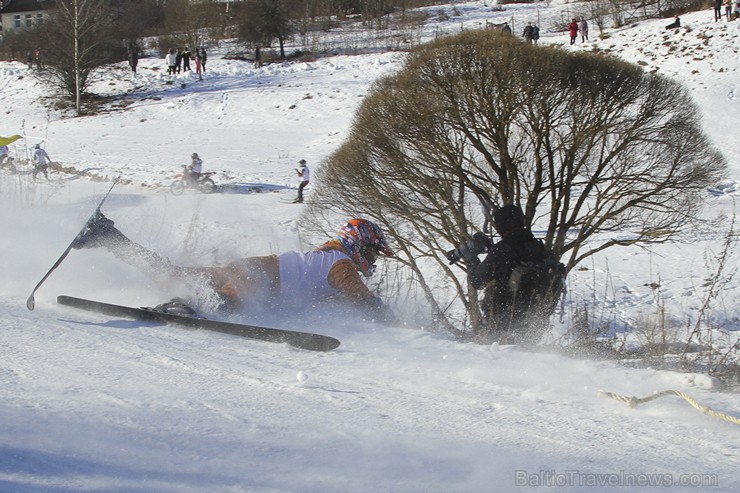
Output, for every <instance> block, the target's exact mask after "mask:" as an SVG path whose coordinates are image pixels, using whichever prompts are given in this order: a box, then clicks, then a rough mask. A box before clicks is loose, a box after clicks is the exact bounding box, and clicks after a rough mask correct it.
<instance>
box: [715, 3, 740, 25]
mask: <svg viewBox="0 0 740 493" xmlns="http://www.w3.org/2000/svg"><path fill="white" fill-rule="evenodd" d="M733 6H734V13H733ZM722 7H724V9H725V13H724V17H725V19H727V20H728V21H732V20H735V19H737V18H738V17H740V0H714V21H715V22H717V21H720V20H722Z"/></svg>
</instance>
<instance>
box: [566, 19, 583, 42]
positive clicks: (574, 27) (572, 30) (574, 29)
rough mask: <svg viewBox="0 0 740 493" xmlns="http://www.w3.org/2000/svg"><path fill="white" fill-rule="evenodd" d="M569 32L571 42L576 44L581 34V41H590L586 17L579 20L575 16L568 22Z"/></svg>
mask: <svg viewBox="0 0 740 493" xmlns="http://www.w3.org/2000/svg"><path fill="white" fill-rule="evenodd" d="M568 33H569V34H570V44H571V45H574V44H576V40H577V39H578V36H579V35H580V36H581V43H585V42H586V41H588V22H587V21H586V18H585V17H581V20H580V21H579V20H578V19H576V18H575V17H574V18H573V19H572V20H571V21H570V24H568Z"/></svg>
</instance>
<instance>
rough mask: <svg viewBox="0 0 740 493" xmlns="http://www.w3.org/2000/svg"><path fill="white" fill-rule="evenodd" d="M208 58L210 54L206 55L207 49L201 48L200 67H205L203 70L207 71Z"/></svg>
mask: <svg viewBox="0 0 740 493" xmlns="http://www.w3.org/2000/svg"><path fill="white" fill-rule="evenodd" d="M207 59H208V55H206V49H205V48H201V49H200V68H201V69H203V72H205V71H206V60H207Z"/></svg>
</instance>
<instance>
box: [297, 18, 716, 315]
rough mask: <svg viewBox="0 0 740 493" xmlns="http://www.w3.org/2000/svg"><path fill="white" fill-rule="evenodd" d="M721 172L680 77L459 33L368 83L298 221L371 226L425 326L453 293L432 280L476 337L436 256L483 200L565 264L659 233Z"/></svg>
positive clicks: (464, 233) (676, 226)
mask: <svg viewBox="0 0 740 493" xmlns="http://www.w3.org/2000/svg"><path fill="white" fill-rule="evenodd" d="M725 168H726V163H725V160H724V158H723V157H722V156H721V155H720V154H719V152H718V151H717V150H715V148H714V147H712V145H711V144H710V142H709V140H708V138H707V137H706V136H705V134H704V132H703V131H702V127H701V122H700V115H699V111H698V109H697V107H696V106H695V105H694V104H693V102H692V101H691V99H690V96H689V94H688V91H687V90H686V88H684V87H683V86H681V85H680V84H678V83H676V82H673V81H671V80H669V79H668V78H666V77H663V76H660V75H656V74H648V73H646V72H645V71H643V70H642V69H641V68H639V67H637V66H633V65H630V64H627V63H624V62H620V61H617V60H615V59H611V58H608V57H606V56H599V55H593V54H583V53H579V54H573V53H570V52H567V51H565V50H562V49H559V48H554V47H542V46H541V47H534V46H531V45H529V44H526V43H521V42H519V41H517V40H515V39H512V38H511V37H510V36H508V37H507V36H505V35H500V34H498V33H495V32H490V31H486V32H484V31H478V32H466V33H463V34H460V35H458V36H456V37H452V38H446V39H441V40H438V41H436V42H434V43H430V44H428V45H424V46H421V47H419V48H418V49H416V50H415V51H414V52H413V53H412V54H411V56H410V58H409V59H408V61H407V63H406V66H405V68H404V69H403V70H402V71H400V72H399V73H398V74H396V75H394V76H390V77H387V78H384V79H382V80H379V81H377V82H376V84H375V85H374V87H373V88H372V91H371V93H370V94H369V95H368V96H367V98H366V99H365V101H364V102H363V104H362V106H361V108H360V109H359V110H358V112H357V114H356V116H355V120H354V123H353V126H352V130H351V134H350V136H349V137H348V139H347V140H346V142H345V143H344V144H343V145H342V146H341V147H340V148H339V149H338V150H337V151H336V152H335V153H334V154H333V155H332V156H330V158H329V159H328V161H327V162H326V164H325V166H323V168H322V169H321V170H320V173H318V174H317V181H318V182H319V186H318V187H317V188H316V190H315V191H314V198H315V201H316V204H315V205H313V206H312V207H311V208H310V209H309V210H308V212H309V213H312V214H314V215H316V214H324V213H327V212H328V211H329V210H330V205H331V204H335V205H336V207H341V208H342V209H343V210H347V211H349V212H351V213H353V214H365V215H369V216H371V217H373V218H375V219H376V220H378V221H379V222H381V223H382V224H383V226H384V227H385V228H386V229H388V230H389V231H390V233H391V235H392V236H393V237H395V239H396V240H397V242H398V250H399V251H400V252H401V255H400V256H399V258H400V261H401V262H402V263H403V264H404V265H405V266H407V267H408V269H409V271H410V272H411V276H413V278H414V279H416V280H417V281H418V283H419V285H420V286H421V287H422V289H423V291H424V292H425V294H426V295H427V298H428V300H429V302H430V303H431V305H432V307H433V309H434V314H435V317H436V318H437V319H438V320H440V321H441V323H443V324H445V325H447V326H448V327H449V326H450V325H451V322H450V321H449V320H448V319H447V318H446V317H445V315H446V313H447V312H448V307H449V306H450V305H451V304H454V299H442V296H443V294H441V293H439V291H433V290H432V289H431V286H433V285H435V283H438V282H439V279H440V276H443V277H446V278H447V281H446V282H447V283H451V285H453V286H455V287H456V289H457V297H458V298H459V300H461V301H462V302H463V303H464V305H465V307H466V309H467V316H468V317H469V320H468V322H469V323H470V324H471V325H472V327H473V328H474V329H477V324H479V323H480V320H481V316H480V312H479V308H478V306H479V305H478V296H477V293H476V292H475V291H474V290H473V289H472V287H470V286H468V285H467V284H466V283H465V282H464V281H459V280H458V276H457V275H456V273H455V272H453V271H452V270H451V267H450V266H449V265H448V263H447V260H446V258H445V256H444V251H445V250H447V249H449V248H450V247H451V246H453V245H457V244H460V243H461V242H462V241H464V240H465V239H466V238H467V237H468V236H469V235H471V234H472V233H473V232H474V231H475V230H476V229H478V228H479V227H480V225H481V223H483V217H482V215H481V208H480V206H479V205H478V204H479V202H481V201H483V202H487V201H491V202H493V203H497V204H499V205H508V204H518V205H520V206H521V207H522V209H523V210H524V211H525V215H526V218H527V221H528V223H529V224H530V225H531V224H535V223H536V224H537V225H538V227H544V231H542V232H541V233H542V234H544V241H545V243H546V246H547V247H548V248H549V249H551V250H552V251H553V252H554V253H555V254H557V255H558V256H559V257H562V258H563V260H564V261H565V263H566V265H567V269H568V270H570V269H572V268H573V267H575V266H576V265H577V264H578V263H580V262H582V261H583V260H584V259H586V258H588V257H589V256H591V255H593V254H595V253H597V252H599V251H602V250H605V249H608V248H611V247H613V246H617V245H632V244H649V243H652V242H660V241H665V240H667V239H668V238H670V237H671V235H673V234H674V233H676V232H678V231H679V230H680V229H681V228H683V227H684V226H686V225H687V224H689V223H690V222H691V220H692V219H693V218H694V217H695V215H696V214H697V212H698V210H699V207H700V205H701V202H702V199H703V195H704V190H705V188H706V186H707V185H709V184H712V183H713V182H715V181H716V180H718V179H720V177H721V176H722V175H723V173H724V171H725ZM538 236H541V234H538ZM432 279H434V281H432ZM466 323H467V322H466Z"/></svg>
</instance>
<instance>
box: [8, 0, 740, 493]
mask: <svg viewBox="0 0 740 493" xmlns="http://www.w3.org/2000/svg"><path fill="white" fill-rule="evenodd" d="M454 7H455V10H456V11H457V12H459V13H460V14H461V15H460V16H459V17H452V18H451V19H450V20H449V21H448V22H447V23H446V24H443V25H440V29H442V30H444V29H449V30H450V31H454V30H459V28H460V26H461V25H465V26H468V27H476V26H481V25H484V24H485V21H486V20H490V22H500V21H502V19H509V20H510V19H511V18H512V17H515V18H516V20H517V23H518V25H521V22H522V21H526V20H528V19H530V18H531V19H532V20H534V19H536V16H537V9H539V11H540V14H541V15H542V18H554V17H556V16H557V14H558V12H559V11H558V10H557V9H559V8H561V7H562V8H566V7H567V6H559V5H553V6H549V7H548V6H546V5H544V4H531V5H514V6H511V7H509V6H507V7H506V10H504V11H503V12H497V11H493V10H492V9H491V8H490V7H489V6H488V5H487V3H486V2H482V1H478V2H462V3H457V4H455V6H454ZM448 9H449V10H450V11H452V10H453V8H452V7H449V8H448ZM682 20H683V22H684V25H685V26H689V27H688V28H686V29H684V30H682V31H680V32H676V33H666V32H665V30H664V29H663V26H664V24H665V23H666V22H665V21H661V20H658V21H650V22H644V23H640V24H639V25H637V26H629V27H626V28H623V29H620V30H617V31H614V32H609V34H610V36H609V38H608V39H605V40H595V39H594V38H595V34H596V33H595V29H594V28H593V27H592V41H591V42H589V43H585V44H580V43H579V44H578V45H576V46H575V47H574V48H569V49H578V50H601V51H610V52H611V53H613V54H615V55H618V56H622V57H624V58H625V59H627V60H630V61H634V62H636V63H638V62H639V63H641V64H644V65H645V66H646V67H647V68H648V69H649V70H658V71H659V72H662V73H665V74H667V75H669V76H671V77H676V78H678V79H680V80H683V81H685V83H686V84H688V85H689V87H691V88H692V92H693V94H694V96H695V98H696V101H697V103H698V104H699V105H700V106H701V108H702V111H703V112H704V114H705V116H706V130H707V132H708V134H709V135H710V136H711V137H712V138H713V139H714V141H715V142H716V144H717V146H718V147H719V148H720V149H721V150H722V151H723V152H724V153H725V155H726V156H727V158H728V161H729V162H730V176H728V181H727V182H726V183H723V184H718V190H717V194H716V195H712V194H710V193H708V197H709V202H708V208H707V212H706V216H707V224H708V225H709V224H718V225H719V227H715V228H714V229H713V230H712V229H707V231H699V230H697V231H694V232H692V233H691V234H687V235H686V236H685V238H684V239H683V240H682V241H681V242H680V243H674V244H670V245H665V246H662V247H660V248H657V249H653V250H651V251H642V250H637V249H635V250H617V251H610V252H609V253H608V255H605V256H603V257H602V258H598V259H595V260H594V263H593V265H591V266H588V267H589V270H588V271H583V272H574V273H573V274H572V275H571V278H570V279H569V288H570V292H571V296H573V297H574V298H575V297H578V296H580V297H583V298H587V299H594V300H595V302H597V304H598V306H599V307H600V308H601V309H603V310H614V313H616V314H617V316H619V317H623V318H624V319H625V320H626V319H629V318H630V317H634V316H635V315H636V314H638V313H641V312H642V313H651V312H654V311H655V309H656V303H657V302H656V294H655V292H654V290H653V289H652V288H651V287H649V286H647V284H649V283H650V282H651V281H654V280H656V279H657V278H660V279H661V281H662V282H661V284H662V287H661V291H660V296H661V297H662V299H663V300H664V301H665V302H666V303H667V304H668V308H669V309H670V310H673V311H674V313H676V314H677V315H682V314H689V315H690V314H691V313H693V312H692V311H695V310H696V308H697V306H698V305H699V303H700V302H701V299H702V298H701V296H702V291H701V283H702V280H703V278H704V277H706V275H707V269H706V265H705V264H706V261H705V259H704V257H705V255H706V254H707V252H710V251H712V249H716V245H717V242H718V239H721V237H722V235H723V232H724V230H723V228H725V227H726V226H727V222H728V221H727V219H725V220H724V222H722V221H721V220H719V221H718V220H717V217H719V216H720V215H721V214H722V213H725V214H732V210H733V207H734V198H735V197H736V196H737V195H736V194H737V192H736V188H737V182H738V180H740V174H739V173H738V170H739V169H740V164H739V161H738V160H739V159H740V155H738V152H740V151H738V149H737V146H736V145H735V143H734V140H733V139H734V132H735V127H736V125H737V123H736V122H737V121H738V118H737V117H738V114H739V113H740V111H739V110H738V100H737V99H736V98H735V92H736V89H737V85H738V83H740V82H738V81H739V80H740V79H738V67H740V62H739V61H738V58H737V51H738V45H737V43H738V41H737V39H738V37H737V34H738V33H737V29H738V28H740V23H738V22H731V23H726V22H718V23H714V22H713V20H712V12H711V11H710V10H707V11H703V12H698V13H695V14H688V15H685V16H682ZM429 32H432V33H433V32H436V26H434V25H432V26H430V27H429ZM543 36H544V37H543V39H542V40H541V42H542V43H559V44H563V45H566V44H567V36H566V35H565V34H560V33H559V34H548V33H546V30H544V29H543ZM224 51H225V48H221V49H217V48H213V49H212V51H211V56H210V57H209V63H208V71H207V72H206V73H205V75H204V78H203V80H202V81H199V80H197V77H196V76H194V75H193V74H181V75H179V76H176V77H174V78H173V79H170V78H168V77H167V76H166V75H165V74H164V71H163V70H162V68H163V63H162V61H161V60H159V59H157V58H155V57H151V58H145V59H142V60H141V62H140V65H139V74H138V75H137V76H136V77H132V75H131V74H130V72H128V71H127V69H126V67H125V66H124V65H123V64H121V65H120V66H116V67H112V68H111V69H110V70H109V71H108V72H106V74H105V76H104V78H103V79H102V80H101V81H99V82H98V83H96V87H95V88H96V90H98V91H99V92H107V93H110V94H122V93H126V95H125V96H123V97H121V98H120V99H118V100H117V101H115V102H114V103H112V104H109V105H108V106H107V107H108V110H106V111H103V112H101V113H99V114H98V115H95V116H88V117H82V118H63V117H62V116H61V115H60V114H59V113H57V112H56V111H49V110H47V106H46V105H45V104H44V97H45V96H46V93H47V90H46V89H45V88H44V87H42V86H41V85H40V84H39V83H37V82H36V81H35V80H34V78H33V77H32V76H31V75H30V74H29V72H28V70H27V69H26V67H25V65H24V64H21V63H17V62H0V105H1V106H2V108H3V109H4V111H3V117H2V120H0V135H9V134H14V133H21V134H23V135H24V136H25V139H24V140H22V141H18V142H17V143H15V144H14V145H13V146H11V153H12V154H13V155H15V156H16V157H23V156H24V155H25V153H26V152H27V151H26V146H30V145H33V144H35V143H36V142H40V141H43V142H44V146H45V148H46V149H47V151H48V152H49V154H50V155H51V157H52V159H54V160H56V161H59V162H60V163H62V164H63V165H64V166H67V167H73V168H74V169H75V170H77V171H78V172H80V173H73V174H61V173H54V174H52V182H51V183H46V182H44V181H39V182H33V181H32V180H31V179H30V176H29V174H28V172H29V168H23V169H22V170H21V171H22V173H21V174H0V225H2V229H3V231H4V232H5V233H4V234H3V235H2V236H0V252H2V255H0V271H2V272H3V282H2V284H1V285H0V423H1V424H2V425H1V426H0V492H3V493H4V492H9V493H10V492H12V493H26V492H29V493H30V492H33V493H36V492H55V493H56V492H60V493H61V492H70V493H71V492H82V491H108V492H114V491H115V492H134V491H142V492H144V491H145V492H178V493H180V492H202V491H208V492H216V493H220V492H224V493H225V492H322V493H323V492H451V491H455V492H492V491H495V492H511V491H532V490H533V489H534V490H535V491H537V490H542V491H553V490H555V489H556V490H557V491H609V492H612V491H637V490H639V491H667V490H668V489H669V488H670V487H673V488H671V489H672V490H673V489H675V490H678V491H681V490H682V489H688V488H689V487H693V488H691V489H693V490H696V491H716V492H731V491H737V490H738V489H740V473H738V471H739V470H740V468H738V465H739V464H740V459H739V458H740V447H739V446H738V444H739V443H740V441H738V436H740V435H739V434H738V433H739V432H740V428H738V426H737V425H735V424H732V423H730V422H728V421H722V420H719V419H713V418H712V417H709V416H707V415H705V414H702V413H700V412H697V411H696V410H695V409H693V408H692V407H691V406H689V405H688V403H687V402H685V401H683V400H681V399H679V398H676V397H665V398H662V399H659V400H657V401H654V402H652V403H649V404H644V405H641V406H639V407H637V408H636V409H630V408H629V407H628V406H626V405H624V404H623V403H620V402H617V401H614V400H610V399H605V398H602V397H599V396H598V394H597V391H598V390H599V389H606V390H609V391H613V392H617V393H620V394H625V395H628V396H632V395H635V396H647V395H651V394H653V393H654V392H657V391H661V390H665V389H678V390H681V391H684V392H687V393H688V394H689V395H691V396H692V397H694V398H695V399H697V400H698V401H699V402H700V403H701V404H704V405H707V406H709V407H711V408H713V409H716V410H717V411H721V412H724V413H727V414H729V415H730V416H734V417H735V418H740V395H738V394H737V393H734V392H731V391H730V390H728V389H726V388H724V387H722V386H721V385H719V384H718V382H717V381H715V380H713V379H711V378H709V377H707V376H704V375H700V374H695V373H677V372H670V371H665V370H658V369H651V368H628V367H625V366H623V365H620V364H617V363H615V362H612V361H597V360H593V359H577V358H567V357H565V356H562V355H555V354H537V353H527V352H524V351H521V350H519V349H517V348H513V347H507V346H498V345H493V346H490V347H489V346H478V345H474V344H460V343H457V342H454V341H453V340H451V338H448V337H445V336H444V335H438V334H432V333H428V332H425V331H422V330H419V328H418V327H410V326H404V325H403V324H398V326H394V327H382V326H378V325H374V324H369V323H364V322H357V321H353V320H351V319H345V320H341V321H340V322H338V321H337V318H336V317H334V318H327V317H325V316H323V314H322V313H321V312H317V313H311V314H309V315H308V316H306V317H303V318H301V319H300V320H294V319H293V317H290V316H283V317H281V318H280V319H275V320H270V321H269V322H272V323H278V322H280V323H282V324H285V325H289V326H290V328H295V329H302V330H312V331H317V332H321V333H325V334H328V335H332V336H334V337H337V338H339V339H340V340H341V341H342V346H340V348H338V349H337V350H335V351H332V352H329V353H312V352H307V351H301V350H295V349H291V348H289V347H287V346H284V345H275V344H267V343H260V342H254V341H249V340H244V339H240V338H237V337H233V336H227V335H221V334H215V333H208V332H203V331H197V330H196V331H194V330H186V329H182V328H177V327H169V326H156V325H153V324H148V323H141V322H135V321H130V320H123V319H111V318H110V317H105V316H102V315H95V314H91V313H85V312H80V311H76V310H73V309H71V308H64V307H61V306H58V305H56V304H55V302H54V299H55V296H56V295H58V294H70V295H76V296H82V297H89V298H95V299H100V300H104V301H112V302H120V303H125V304H130V305H135V306H139V305H152V304H155V303H159V302H161V301H164V300H166V299H169V298H170V297H172V296H174V295H177V294H181V293H180V292H179V291H180V290H181V287H179V286H173V285H172V284H167V285H161V284H157V283H156V282H154V281H152V280H150V279H149V278H147V277H146V276H144V275H143V274H141V273H140V272H138V271H136V270H135V269H133V268H131V267H130V266H128V265H125V264H123V263H121V262H119V261H117V260H115V259H114V258H113V257H112V256H111V255H110V254H107V253H106V252H103V251H95V250H85V251H73V252H72V253H71V254H70V256H69V257H68V258H67V260H66V261H65V263H64V264H63V265H62V266H61V267H60V268H59V269H58V270H57V271H56V272H55V273H54V275H53V276H52V277H51V278H50V279H49V280H48V281H47V283H46V284H44V286H43V287H42V288H41V290H40V291H39V292H38V293H37V296H36V301H37V308H36V311H34V312H29V311H27V310H26V308H25V300H26V297H27V296H28V294H29V292H30V290H31V288H32V287H33V285H34V284H35V283H36V282H37V281H38V280H39V278H40V277H41V276H42V275H43V274H44V272H46V270H47V269H48V268H49V267H50V266H51V264H52V262H53V261H54V260H55V259H56V258H57V256H58V255H59V254H60V253H61V252H62V251H63V250H64V248H65V247H66V246H67V244H68V242H69V241H70V240H71V239H72V238H73V237H74V235H75V234H76V233H77V231H78V230H79V228H80V226H81V224H82V222H84V220H85V218H86V217H87V216H88V214H89V213H90V212H91V210H92V209H93V208H94V207H95V204H96V202H97V200H99V198H100V196H101V195H102V194H103V193H104V192H105V191H106V190H107V189H108V187H109V186H110V183H109V182H108V181H97V180H98V179H100V178H111V177H113V176H116V175H118V174H123V176H124V179H125V180H126V181H127V184H124V185H119V186H117V187H116V189H114V193H113V194H112V195H111V197H110V198H109V200H108V201H107V202H106V204H105V207H104V211H105V213H106V214H107V215H108V216H109V217H111V218H112V219H114V220H115V221H116V224H117V225H118V226H119V227H120V228H121V229H122V230H123V231H124V232H126V233H127V234H128V235H129V236H131V237H132V238H133V239H135V240H137V241H139V242H141V243H143V244H145V245H146V246H148V247H151V248H153V249H155V250H156V251H158V252H160V253H162V254H164V255H167V256H168V257H170V258H171V259H172V260H173V261H175V262H178V263H187V264H208V263H212V262H223V261H227V260H231V259H233V258H235V257H237V256H243V255H259V254H266V253H270V252H278V251H285V250H288V249H296V248H304V247H305V246H307V245H311V244H315V243H317V242H318V241H321V240H322V239H318V238H309V237H303V236H302V234H301V231H300V230H299V229H298V228H297V226H296V218H297V216H298V214H299V213H300V210H301V209H300V207H299V206H296V205H293V204H288V203H284V202H285V201H286V199H292V198H293V197H294V196H295V185H296V183H295V180H296V178H295V173H294V171H293V168H294V167H295V163H296V161H297V160H298V159H300V158H305V159H307V160H308V161H309V163H310V164H314V165H318V164H319V163H320V161H321V159H322V158H324V157H326V156H327V155H328V154H330V153H331V152H332V151H333V150H334V149H335V148H336V147H337V146H338V145H339V144H340V143H341V141H342V139H343V138H344V137H346V135H347V131H348V129H349V125H350V124H351V121H352V115H353V112H354V110H355V109H356V108H357V106H358V105H359V104H360V102H361V100H362V97H363V95H364V94H365V93H366V91H367V89H368V87H369V85H370V84H371V83H372V81H373V80H375V79H376V78H377V77H379V76H382V75H383V74H387V73H390V72H391V71H393V70H396V69H397V68H398V67H399V63H400V62H401V61H402V60H403V54H402V53H387V54H369V55H361V56H339V57H333V58H320V59H318V60H317V61H314V62H308V63H290V64H281V65H270V66H266V67H264V68H262V69H260V70H256V69H254V68H253V67H252V66H251V65H250V64H248V63H246V62H240V61H236V60H226V59H223V58H221V55H222V54H223V52H224ZM192 152H198V153H199V154H200V155H201V156H202V157H203V158H204V162H205V167H206V169H210V170H215V171H217V172H218V175H217V177H216V181H217V182H218V183H219V185H220V186H221V191H222V192H224V193H217V194H213V195H208V196H204V195H198V194H193V193H191V194H186V195H183V196H180V197H175V196H172V195H170V194H169V193H167V186H168V185H169V183H170V181H171V180H172V177H173V175H174V174H175V173H177V172H178V171H179V165H180V164H185V163H187V162H188V161H189V156H190V154H191V153H192ZM82 171H85V172H86V173H85V174H81V172H82ZM720 191H721V193H720ZM309 196H310V188H309ZM733 255H735V257H733V258H737V257H736V256H737V252H734V253H733ZM735 265H736V263H735ZM738 284H740V283H738V280H737V279H735V280H734V281H733V282H732V283H731V284H729V285H728V286H727V287H726V289H725V291H724V292H723V293H722V295H723V297H724V298H723V299H724V300H725V304H724V307H725V313H726V316H727V317H728V319H727V322H728V325H727V328H733V327H736V326H737V325H736V324H737V323H738V322H737V321H738V319H737V317H738V312H737V308H736V307H737V306H738V303H737V301H738ZM733 317H734V318H733ZM733 324H735V325H733ZM726 334H727V335H728V337H734V338H735V339H736V338H737V337H736V334H737V332H727V333H726Z"/></svg>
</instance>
